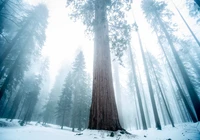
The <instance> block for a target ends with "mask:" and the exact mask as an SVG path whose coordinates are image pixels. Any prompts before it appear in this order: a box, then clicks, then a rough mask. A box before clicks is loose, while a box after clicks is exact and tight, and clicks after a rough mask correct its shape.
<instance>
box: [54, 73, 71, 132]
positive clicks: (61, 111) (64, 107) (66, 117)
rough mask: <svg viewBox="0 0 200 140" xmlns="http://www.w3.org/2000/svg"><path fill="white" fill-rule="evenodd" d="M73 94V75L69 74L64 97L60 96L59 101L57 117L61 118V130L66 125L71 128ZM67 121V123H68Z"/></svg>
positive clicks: (63, 93)
mask: <svg viewBox="0 0 200 140" xmlns="http://www.w3.org/2000/svg"><path fill="white" fill-rule="evenodd" d="M72 92H73V82H72V74H71V72H69V73H68V75H67V77H66V79H65V84H64V88H63V91H62V95H61V96H60V99H59V101H58V106H57V111H56V113H57V116H58V117H59V118H61V129H63V126H64V124H65V125H67V126H69V124H70V120H71V119H72V118H70V116H71V113H72V111H71V108H72V94H73V93H72ZM66 121H67V123H66Z"/></svg>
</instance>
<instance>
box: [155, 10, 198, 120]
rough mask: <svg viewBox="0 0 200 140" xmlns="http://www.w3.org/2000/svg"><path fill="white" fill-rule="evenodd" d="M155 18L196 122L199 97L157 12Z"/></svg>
mask: <svg viewBox="0 0 200 140" xmlns="http://www.w3.org/2000/svg"><path fill="white" fill-rule="evenodd" d="M156 17H157V19H158V22H159V24H160V26H161V29H162V30H163V32H164V34H165V36H166V38H167V41H168V43H169V46H170V48H171V50H172V53H173V55H174V57H175V60H176V62H177V64H178V67H179V69H180V72H181V74H182V77H183V79H184V82H185V84H186V87H187V90H188V93H189V95H190V98H191V100H192V104H193V106H194V109H195V112H196V115H197V118H198V121H200V101H199V97H198V95H197V93H196V91H195V89H194V86H193V84H192V82H191V80H190V78H189V76H188V74H187V72H186V70H185V67H184V65H183V63H182V61H181V59H180V57H179V55H178V53H177V52H176V50H175V47H174V44H173V42H172V40H171V38H170V35H169V33H168V32H167V30H166V28H165V26H164V24H163V22H162V20H161V19H160V17H159V16H158V14H157V12H156Z"/></svg>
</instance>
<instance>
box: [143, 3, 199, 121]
mask: <svg viewBox="0 0 200 140" xmlns="http://www.w3.org/2000/svg"><path fill="white" fill-rule="evenodd" d="M166 6H167V5H166V3H165V2H163V1H161V2H156V1H155V0H150V1H147V0H143V3H142V8H143V10H144V13H145V16H146V18H147V20H148V21H150V24H151V26H152V27H153V28H154V31H156V32H158V31H160V32H161V33H163V34H164V35H165V37H166V40H167V42H168V43H169V47H170V49H171V51H172V54H173V56H174V58H175V60H176V63H177V65H178V67H179V70H180V72H181V75H182V77H183V80H184V83H185V85H186V88H187V91H188V93H189V95H190V99H191V100H192V104H193V106H194V109H195V112H196V115H197V118H198V120H200V100H199V97H198V95H197V92H196V90H195V88H194V85H193V83H192V82H191V79H190V77H189V75H188V73H187V71H186V69H185V66H184V65H183V62H182V61H181V59H180V56H179V54H178V52H177V51H176V49H175V46H174V42H173V40H172V38H171V36H170V31H171V30H168V29H172V28H170V26H169V23H167V22H165V21H164V20H163V19H162V16H164V15H168V19H171V16H172V14H171V13H170V12H169V10H167V9H166ZM166 12H167V13H166ZM159 29H160V30H159Z"/></svg>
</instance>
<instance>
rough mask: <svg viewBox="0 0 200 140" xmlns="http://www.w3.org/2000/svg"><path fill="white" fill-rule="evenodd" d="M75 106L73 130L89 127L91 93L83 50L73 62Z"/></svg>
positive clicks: (73, 109)
mask: <svg viewBox="0 0 200 140" xmlns="http://www.w3.org/2000/svg"><path fill="white" fill-rule="evenodd" d="M73 86H74V90H73V95H74V100H73V107H72V130H73V131H74V128H78V129H79V130H81V129H82V128H86V127H88V126H87V125H88V117H89V106H90V99H91V98H90V97H91V96H90V95H91V94H90V93H88V89H87V87H88V86H87V73H86V71H85V58H84V55H83V52H82V51H81V52H80V53H79V54H78V55H77V57H76V59H75V62H74V63H73Z"/></svg>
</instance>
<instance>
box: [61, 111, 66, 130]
mask: <svg viewBox="0 0 200 140" xmlns="http://www.w3.org/2000/svg"><path fill="white" fill-rule="evenodd" d="M65 112H66V110H64V112H63V116H62V123H61V129H63V126H64V122H65Z"/></svg>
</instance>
